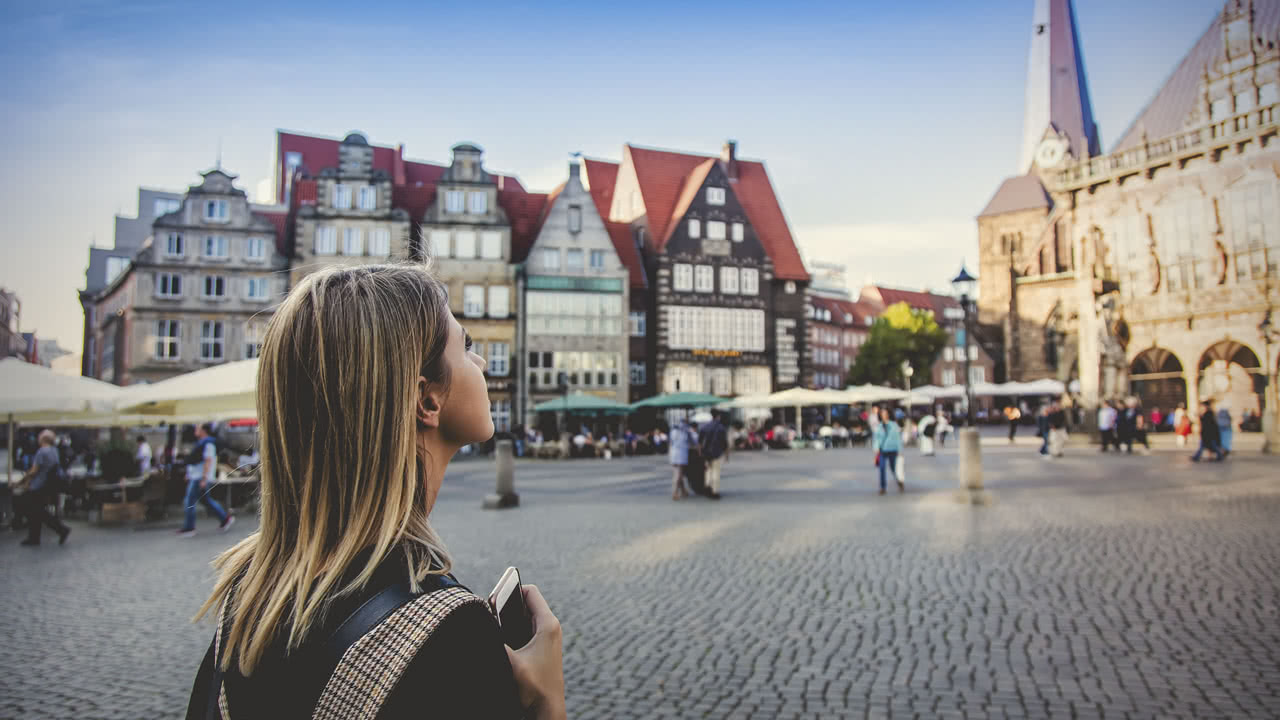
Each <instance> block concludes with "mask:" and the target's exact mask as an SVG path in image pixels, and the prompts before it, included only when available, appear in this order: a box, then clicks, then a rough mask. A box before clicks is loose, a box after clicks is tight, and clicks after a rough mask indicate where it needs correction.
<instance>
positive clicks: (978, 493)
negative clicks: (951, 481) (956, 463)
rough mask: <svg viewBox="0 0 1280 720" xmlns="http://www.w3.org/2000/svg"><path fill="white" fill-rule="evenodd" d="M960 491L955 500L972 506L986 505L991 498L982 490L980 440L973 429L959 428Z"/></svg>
mask: <svg viewBox="0 0 1280 720" xmlns="http://www.w3.org/2000/svg"><path fill="white" fill-rule="evenodd" d="M958 435H959V437H958V440H959V441H960V488H961V489H960V491H959V492H958V494H957V499H958V500H960V501H961V502H968V503H970V504H973V505H988V504H990V502H991V496H990V495H988V494H987V492H986V491H985V490H983V489H982V438H981V437H980V436H979V434H978V429H977V428H974V427H966V428H961V429H960V432H959V433H958Z"/></svg>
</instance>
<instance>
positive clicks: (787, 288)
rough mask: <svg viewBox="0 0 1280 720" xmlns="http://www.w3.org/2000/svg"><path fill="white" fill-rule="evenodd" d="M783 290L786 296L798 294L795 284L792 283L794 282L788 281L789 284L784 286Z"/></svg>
mask: <svg viewBox="0 0 1280 720" xmlns="http://www.w3.org/2000/svg"><path fill="white" fill-rule="evenodd" d="M782 290H783V292H785V293H786V294H788V295H795V294H796V284H795V283H794V282H792V281H790V280H788V281H787V284H786V285H783V286H782Z"/></svg>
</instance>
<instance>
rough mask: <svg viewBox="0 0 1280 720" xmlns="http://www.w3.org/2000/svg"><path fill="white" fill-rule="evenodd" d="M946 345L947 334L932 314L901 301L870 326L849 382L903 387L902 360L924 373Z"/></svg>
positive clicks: (851, 370)
mask: <svg viewBox="0 0 1280 720" xmlns="http://www.w3.org/2000/svg"><path fill="white" fill-rule="evenodd" d="M946 344H947V333H946V331H945V330H943V329H942V328H940V327H938V323H937V322H936V321H935V320H934V319H933V313H931V312H927V311H925V310H916V309H914V308H912V307H911V306H910V305H908V304H906V303H904V302H900V303H896V304H894V305H890V306H889V307H888V308H886V309H885V311H884V313H883V314H882V315H881V316H880V317H878V318H876V321H875V322H874V323H873V324H872V325H871V332H870V334H869V335H868V336H867V341H866V342H865V343H863V344H862V347H861V348H860V349H859V350H858V358H857V360H855V361H854V363H853V367H852V368H851V369H850V370H849V383H850V384H852V385H865V384H866V383H872V384H875V385H890V386H893V387H905V385H906V381H905V378H904V377H903V376H902V361H903V360H907V361H909V362H910V363H911V367H913V368H915V369H916V370H917V371H923V372H927V371H928V369H929V368H931V367H933V361H934V360H936V359H937V357H938V353H939V352H941V351H942V348H943V346H944V345H946ZM920 384H925V383H920Z"/></svg>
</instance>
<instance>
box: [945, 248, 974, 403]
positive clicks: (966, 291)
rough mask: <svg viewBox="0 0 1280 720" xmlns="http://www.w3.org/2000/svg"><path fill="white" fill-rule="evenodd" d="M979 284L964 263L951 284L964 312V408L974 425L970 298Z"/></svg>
mask: <svg viewBox="0 0 1280 720" xmlns="http://www.w3.org/2000/svg"><path fill="white" fill-rule="evenodd" d="M977 284H978V279H977V278H975V277H974V276H972V275H970V274H969V271H968V270H966V269H965V267H964V265H963V264H961V265H960V274H959V275H956V276H955V278H953V279H952V280H951V286H952V287H954V288H955V289H956V292H957V293H959V294H960V310H961V311H962V312H963V313H964V343H963V344H962V347H961V348H960V352H962V353H964V409H965V420H966V422H967V424H969V425H973V379H972V374H971V373H970V371H969V363H970V357H969V343H970V342H972V340H971V338H972V332H971V331H970V329H969V316H970V311H969V304H970V303H971V302H972V300H970V298H971V297H972V296H973V289H974V287H975V286H976V285H977Z"/></svg>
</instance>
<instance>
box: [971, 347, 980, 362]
mask: <svg viewBox="0 0 1280 720" xmlns="http://www.w3.org/2000/svg"><path fill="white" fill-rule="evenodd" d="M969 359H970V360H977V359H978V346H977V345H970V346H969Z"/></svg>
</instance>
